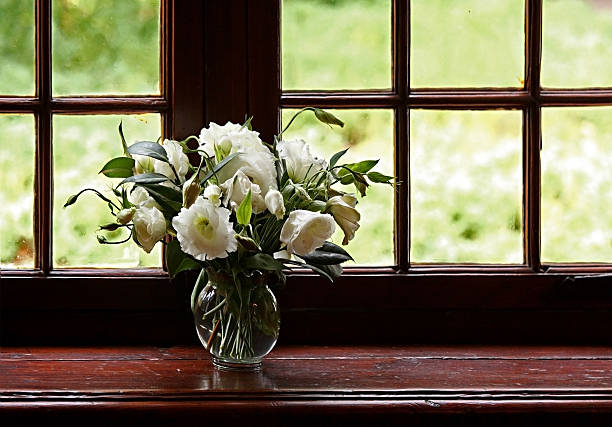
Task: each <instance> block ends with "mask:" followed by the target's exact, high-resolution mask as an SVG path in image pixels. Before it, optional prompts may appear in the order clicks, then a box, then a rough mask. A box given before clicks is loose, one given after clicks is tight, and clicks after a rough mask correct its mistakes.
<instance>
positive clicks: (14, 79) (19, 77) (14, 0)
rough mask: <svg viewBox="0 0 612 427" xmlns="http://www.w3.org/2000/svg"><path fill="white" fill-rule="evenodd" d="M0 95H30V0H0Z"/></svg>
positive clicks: (32, 38) (31, 87)
mask: <svg viewBox="0 0 612 427" xmlns="http://www.w3.org/2000/svg"><path fill="white" fill-rule="evenodd" d="M0 58H2V59H1V60H0V94H2V95H33V94H34V86H35V80H34V1H33V0H2V1H0Z"/></svg>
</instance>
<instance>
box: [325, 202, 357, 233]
mask: <svg viewBox="0 0 612 427" xmlns="http://www.w3.org/2000/svg"><path fill="white" fill-rule="evenodd" d="M356 204H357V198H356V197H355V196H353V195H352V194H345V195H343V196H334V197H332V198H331V199H329V200H328V201H327V209H326V211H328V212H329V213H331V214H332V216H333V217H334V219H335V220H336V222H337V223H338V225H339V226H340V228H341V229H342V231H343V232H344V239H343V240H342V244H343V245H346V244H348V242H349V241H351V239H352V238H353V237H355V231H357V230H358V229H359V220H360V219H361V215H360V214H359V212H358V211H357V209H355V205H356Z"/></svg>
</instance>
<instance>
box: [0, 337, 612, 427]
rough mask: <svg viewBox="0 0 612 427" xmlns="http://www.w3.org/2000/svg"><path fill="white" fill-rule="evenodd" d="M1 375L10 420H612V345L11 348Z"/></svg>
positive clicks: (4, 412)
mask: <svg viewBox="0 0 612 427" xmlns="http://www.w3.org/2000/svg"><path fill="white" fill-rule="evenodd" d="M0 373H1V375H0V418H2V419H4V417H7V419H8V418H11V417H15V418H17V417H19V419H24V418H23V417H26V418H27V417H30V418H37V417H44V418H45V419H48V417H52V416H54V415H55V416H57V417H61V419H62V420H65V419H70V417H72V418H74V419H80V418H83V419H85V418H88V417H91V415H92V414H93V413H95V414H96V418H95V419H96V420H102V419H107V418H113V417H126V416H128V419H141V420H146V419H151V420H153V421H161V420H172V421H173V422H174V421H177V420H181V419H185V418H191V417H200V419H203V420H206V421H211V420H215V419H219V420H226V419H227V417H228V416H230V417H233V416H239V415H244V414H249V413H255V414H260V415H261V414H267V416H268V417H270V420H281V421H282V420H283V419H285V420H286V419H293V417H298V416H299V417H301V418H300V419H301V420H306V419H309V417H310V418H312V417H315V418H316V417H319V416H321V417H323V416H325V417H332V418H334V417H336V418H338V417H340V418H353V419H356V420H358V421H361V422H365V421H366V420H368V417H377V419H379V420H383V419H384V420H386V421H389V422H391V421H394V420H395V421H398V420H400V419H404V420H405V418H403V417H405V416H408V415H412V416H413V418H414V419H415V420H416V419H421V418H422V417H425V418H428V417H429V418H430V417H439V416H454V417H456V416H458V415H460V416H468V417H478V416H495V415H500V414H505V415H504V418H503V419H504V420H506V421H508V422H509V420H512V421H513V422H514V421H515V419H514V418H512V417H510V418H506V415H508V414H514V416H519V415H530V414H531V415H533V414H534V413H544V412H545V413H546V414H562V415H563V416H562V418H560V420H561V421H568V420H569V419H571V415H572V414H574V415H576V416H578V415H580V416H584V415H585V414H588V416H589V417H592V416H596V417H606V418H609V417H612V348H610V347H485V346H453V347H431V346H429V347H381V346H377V347H304V346H292V347H288V346H287V347H279V348H277V349H275V350H274V351H273V352H272V353H271V354H270V355H269V356H268V357H267V358H266V359H265V362H264V367H263V369H262V371H260V372H257V373H245V372H227V371H219V370H217V369H214V368H213V367H212V365H211V362H210V359H209V357H208V355H207V354H206V352H205V351H204V350H203V349H202V348H200V347H171V348H157V347H91V348H68V347H61V348H51V347H45V348H43V347H37V348H22V347H20V348H17V347H4V348H2V349H0ZM92 411H93V412H92ZM543 411H544V412H543ZM559 416H561V415H559ZM568 416H570V418H568ZM202 417H204V418H202ZM304 417H306V418H304ZM381 417H382V418H381ZM332 418H329V419H332ZM90 419H91V418H90ZM326 419H327V418H326ZM598 419H599V418H598ZM124 421H125V419H124Z"/></svg>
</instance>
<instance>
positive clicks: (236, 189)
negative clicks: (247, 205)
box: [221, 170, 266, 214]
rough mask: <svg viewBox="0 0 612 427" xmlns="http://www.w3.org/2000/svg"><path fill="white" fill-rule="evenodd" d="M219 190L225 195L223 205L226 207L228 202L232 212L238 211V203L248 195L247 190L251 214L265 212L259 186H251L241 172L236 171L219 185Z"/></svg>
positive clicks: (249, 181) (264, 203)
mask: <svg viewBox="0 0 612 427" xmlns="http://www.w3.org/2000/svg"><path fill="white" fill-rule="evenodd" d="M221 189H222V190H223V192H224V193H225V196H224V198H223V203H224V204H226V205H227V203H228V202H229V204H230V206H231V207H232V209H234V210H236V209H238V206H240V203H242V201H243V200H244V198H245V197H246V196H247V194H249V190H250V191H251V205H252V206H253V212H255V213H256V214H257V213H260V212H263V211H265V210H266V202H265V201H264V198H263V197H262V196H261V189H260V188H259V185H257V184H253V183H252V182H251V180H250V179H249V178H248V177H247V176H246V175H245V174H244V172H243V171H242V170H238V171H237V172H236V174H235V175H234V176H233V177H231V178H230V179H228V180H227V181H225V182H224V183H223V184H221Z"/></svg>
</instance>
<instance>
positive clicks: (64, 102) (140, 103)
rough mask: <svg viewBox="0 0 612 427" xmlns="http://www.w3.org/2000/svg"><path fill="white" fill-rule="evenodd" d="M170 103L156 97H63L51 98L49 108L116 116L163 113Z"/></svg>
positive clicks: (60, 110) (59, 111)
mask: <svg viewBox="0 0 612 427" xmlns="http://www.w3.org/2000/svg"><path fill="white" fill-rule="evenodd" d="M170 105H171V102H170V101H169V100H168V99H164V98H162V97H158V96H151V97H63V98H53V99H52V100H51V102H50V108H51V110H52V112H54V113H71V114H116V113H149V112H165V111H168V110H169V109H170Z"/></svg>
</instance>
